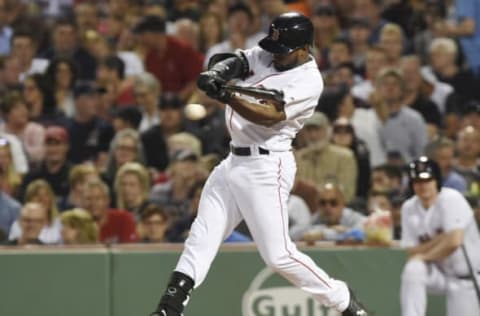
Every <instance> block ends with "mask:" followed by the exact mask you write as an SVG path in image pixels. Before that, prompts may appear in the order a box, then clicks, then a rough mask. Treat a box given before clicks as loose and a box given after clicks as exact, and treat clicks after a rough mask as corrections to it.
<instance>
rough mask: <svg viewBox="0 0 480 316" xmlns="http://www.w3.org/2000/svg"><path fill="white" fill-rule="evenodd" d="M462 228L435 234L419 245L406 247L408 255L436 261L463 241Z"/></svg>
mask: <svg viewBox="0 0 480 316" xmlns="http://www.w3.org/2000/svg"><path fill="white" fill-rule="evenodd" d="M463 237H464V231H463V229H455V230H452V231H449V232H446V233H442V234H440V235H437V236H435V237H434V238H433V239H432V240H430V241H428V242H425V243H423V244H421V245H419V246H416V247H411V248H407V252H408V254H409V257H413V256H417V257H419V258H420V259H422V260H424V261H438V260H442V259H445V258H446V257H448V256H449V255H451V254H452V253H453V252H454V251H455V250H457V248H458V247H460V245H461V244H462V243H463Z"/></svg>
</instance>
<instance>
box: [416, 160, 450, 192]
mask: <svg viewBox="0 0 480 316" xmlns="http://www.w3.org/2000/svg"><path fill="white" fill-rule="evenodd" d="M408 177H409V179H410V183H412V182H413V181H414V180H430V179H433V180H435V181H437V189H438V191H440V189H441V188H442V173H441V171H440V167H439V166H438V164H437V163H436V162H435V161H434V160H432V159H430V158H428V157H426V156H422V157H420V158H418V159H416V160H414V161H412V162H411V163H410V165H409V166H408Z"/></svg>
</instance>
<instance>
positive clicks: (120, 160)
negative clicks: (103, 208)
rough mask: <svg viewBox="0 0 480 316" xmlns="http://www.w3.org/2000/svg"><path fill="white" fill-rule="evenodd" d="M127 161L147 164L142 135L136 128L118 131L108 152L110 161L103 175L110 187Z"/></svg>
mask: <svg viewBox="0 0 480 316" xmlns="http://www.w3.org/2000/svg"><path fill="white" fill-rule="evenodd" d="M127 162H138V163H140V164H145V154H144V149H143V145H142V143H141V141H140V135H139V134H138V132H137V131H136V130H133V129H129V128H127V129H124V130H121V131H120V132H118V133H117V134H116V135H115V137H114V139H113V141H112V143H111V144H110V151H109V153H108V161H107V165H106V169H105V172H104V175H103V178H104V180H105V181H106V182H107V184H108V185H109V187H111V188H113V184H114V183H115V175H116V174H117V171H118V170H119V169H120V167H122V166H123V165H124V164H126V163H127Z"/></svg>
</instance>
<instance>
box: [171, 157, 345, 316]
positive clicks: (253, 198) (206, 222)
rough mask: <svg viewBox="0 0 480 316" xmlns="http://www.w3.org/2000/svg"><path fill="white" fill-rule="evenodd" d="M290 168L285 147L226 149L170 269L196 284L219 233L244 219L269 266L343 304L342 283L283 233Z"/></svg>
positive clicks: (319, 296)
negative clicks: (264, 151) (254, 151)
mask: <svg viewBox="0 0 480 316" xmlns="http://www.w3.org/2000/svg"><path fill="white" fill-rule="evenodd" d="M295 172H296V164H295V159H294V156H293V154H292V152H290V151H288V152H271V153H270V154H269V155H255V156H247V157H244V156H235V155H232V154H230V155H229V156H228V157H227V158H226V159H225V160H224V161H222V163H221V164H220V165H218V166H217V167H216V168H215V169H214V170H213V172H212V174H211V175H210V177H209V179H208V180H207V182H206V184H205V187H204V189H203V191H202V195H201V198H200V204H199V209H198V215H197V218H196V220H195V221H194V223H193V225H192V227H191V230H190V234H189V237H188V239H187V240H186V242H185V249H184V251H183V253H182V255H181V257H180V259H179V262H178V264H177V267H176V269H175V270H176V271H179V272H183V273H185V274H187V275H189V276H191V277H192V278H193V279H194V280H195V286H196V287H197V286H199V285H200V284H201V283H202V282H203V280H204V279H205V277H206V274H207V272H208V269H209V268H210V265H211V263H212V261H213V259H214V257H215V255H216V253H217V251H218V249H219V247H220V245H221V244H222V242H223V241H224V239H225V238H226V237H227V236H229V235H230V233H231V232H232V230H233V229H234V228H235V227H236V226H237V225H238V224H239V223H240V221H241V220H242V219H244V220H245V222H246V224H247V225H248V228H249V230H250V232H251V234H252V237H253V239H254V241H255V243H256V245H257V248H258V250H259V252H260V255H261V256H262V258H263V260H264V261H265V263H266V264H267V265H268V266H269V267H271V268H272V269H273V270H274V271H276V272H278V273H279V274H281V275H282V276H283V277H285V278H286V279H287V280H289V281H290V282H291V283H293V284H294V285H295V286H297V287H299V288H301V289H302V290H304V291H306V292H308V293H310V294H312V296H313V297H314V298H315V299H317V300H318V301H319V302H320V303H321V304H323V305H325V306H328V307H331V308H334V309H336V310H338V311H343V310H345V309H346V308H347V306H348V303H349V292H348V288H347V286H346V284H345V283H344V282H342V281H339V280H335V279H332V278H330V277H329V276H328V275H327V274H326V273H325V272H324V271H323V270H322V269H320V268H319V267H317V265H316V264H315V263H314V262H313V260H312V259H311V258H310V257H308V256H306V255H305V254H303V253H301V252H300V251H298V250H297V248H296V245H295V244H294V243H293V242H292V241H291V239H290V237H289V235H288V210H287V200H288V196H289V194H290V190H291V188H292V186H293V182H294V178H295ZM239 264H240V263H239Z"/></svg>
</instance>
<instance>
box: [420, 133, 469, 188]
mask: <svg viewBox="0 0 480 316" xmlns="http://www.w3.org/2000/svg"><path fill="white" fill-rule="evenodd" d="M425 154H426V155H427V156H428V157H429V158H431V159H432V160H434V161H435V162H436V163H437V164H438V166H439V167H440V171H441V173H442V179H443V183H442V186H444V187H447V188H452V189H456V190H458V191H460V192H462V193H464V192H466V191H467V189H468V188H467V182H466V181H465V179H464V178H463V177H462V176H461V175H460V174H459V173H458V172H456V171H455V170H454V169H453V161H454V157H455V143H454V142H453V141H451V140H450V139H448V138H445V137H439V138H437V139H435V140H433V141H432V142H430V143H429V144H428V145H427V147H426V148H425Z"/></svg>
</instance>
